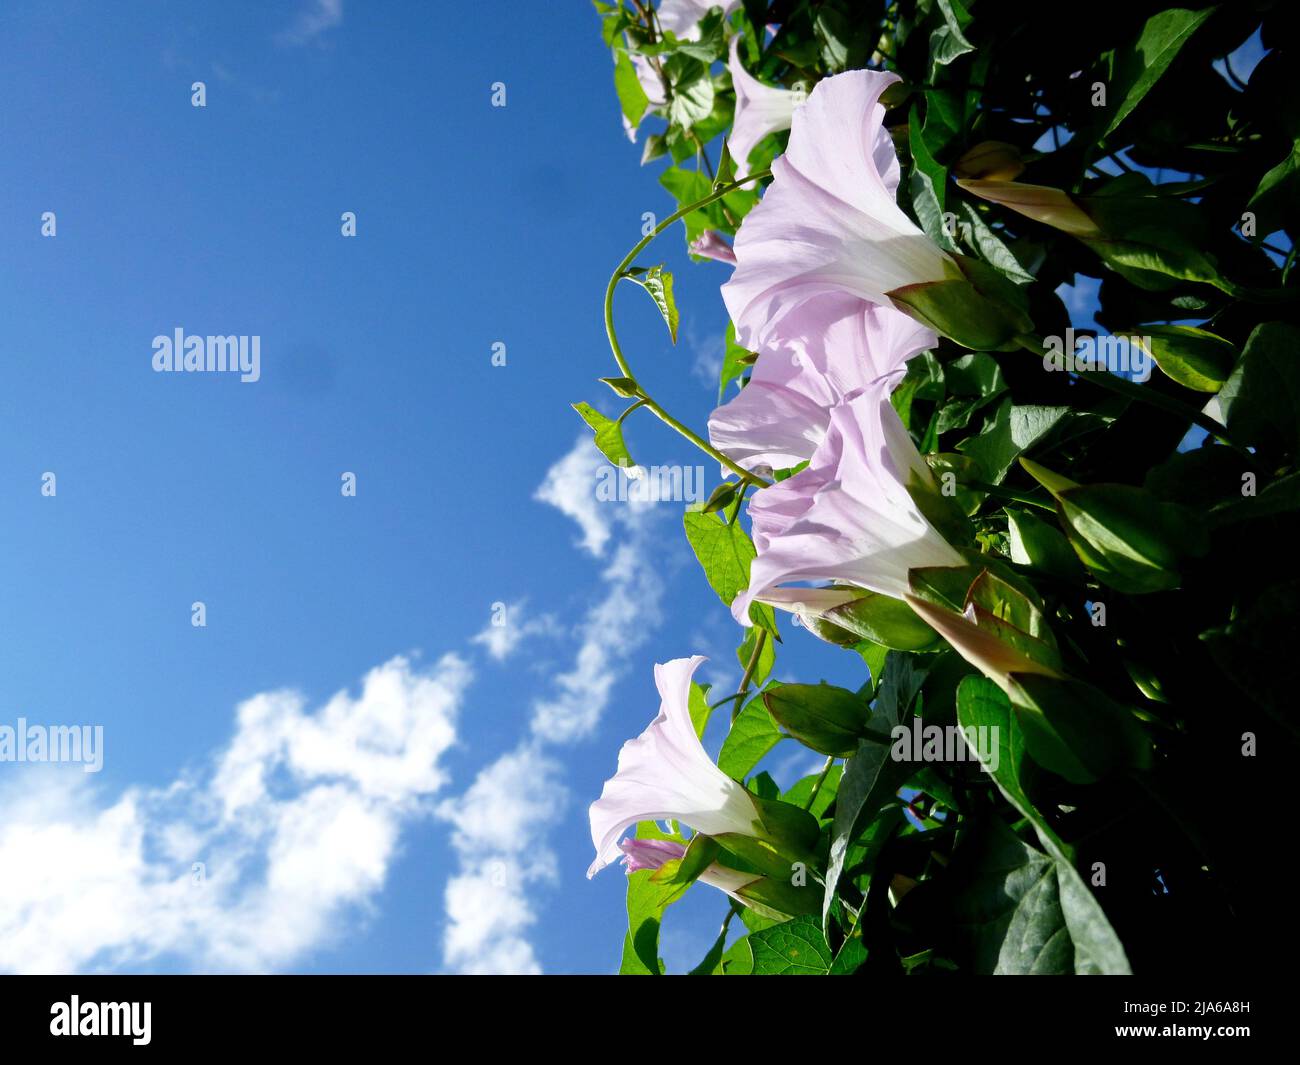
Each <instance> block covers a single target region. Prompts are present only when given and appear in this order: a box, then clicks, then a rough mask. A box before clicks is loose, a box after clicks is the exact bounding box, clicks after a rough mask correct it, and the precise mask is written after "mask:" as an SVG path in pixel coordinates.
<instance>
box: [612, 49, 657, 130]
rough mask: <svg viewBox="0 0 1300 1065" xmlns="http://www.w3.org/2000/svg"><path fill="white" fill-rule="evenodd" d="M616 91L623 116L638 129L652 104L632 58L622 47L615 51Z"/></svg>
mask: <svg viewBox="0 0 1300 1065" xmlns="http://www.w3.org/2000/svg"><path fill="white" fill-rule="evenodd" d="M614 91H615V92H616V93H618V103H619V106H620V107H621V108H622V109H623V117H624V118H626V119H627V120H628V122H630V123H631V124H632V128H633V129H636V127H637V126H639V125H640V124H641V119H642V118H644V117H645V113H646V109H647V108H648V107H649V106H650V97H648V96H647V95H646V94H645V89H643V88H642V87H641V82H640V80H639V79H638V78H637V76H636V68H635V67H634V66H633V65H632V60H631V59H629V58H628V55H627V53H626V52H625V51H623V50H622V49H618V50H617V51H615V53H614Z"/></svg>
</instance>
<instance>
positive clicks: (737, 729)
mask: <svg viewBox="0 0 1300 1065" xmlns="http://www.w3.org/2000/svg"><path fill="white" fill-rule="evenodd" d="M783 738H784V737H782V735H781V730H780V729H779V728H778V727H777V724H776V722H775V721H773V720H772V715H771V714H770V713H769V712H768V709H767V706H766V704H765V703H764V702H763V700H762V699H761V698H757V697H756V698H753V699H751V700H750V701H749V702H748V703H747V704H746V705H745V708H744V709H743V710H741V712H740V715H739V716H738V717H737V718H736V720H735V721H733V722H732V723H731V731H730V732H728V733H727V738H726V739H725V740H723V741H722V749H721V750H720V751H719V752H718V768H719V769H721V770H722V771H723V772H724V773H726V774H727V776H729V777H732V778H734V779H736V780H744V779H745V777H746V776H748V775H749V773H750V772H752V771H753V769H754V766H756V765H758V763H759V762H761V761H762V760H763V758H764V757H765V756H766V755H767V752H768V751H770V750H771V749H772V748H773V747H775V746H776V745H777V744H778V743H780V742H781V740H782V739H783Z"/></svg>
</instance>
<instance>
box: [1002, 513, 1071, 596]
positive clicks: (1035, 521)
mask: <svg viewBox="0 0 1300 1065" xmlns="http://www.w3.org/2000/svg"><path fill="white" fill-rule="evenodd" d="M1006 514H1007V546H1008V547H1009V548H1010V551H1011V561H1012V562H1015V563H1017V564H1018V565H1022V566H1030V567H1032V568H1033V569H1036V570H1040V571H1042V572H1043V573H1046V574H1048V575H1050V576H1053V577H1061V578H1065V579H1067V580H1071V579H1077V578H1079V577H1081V576H1082V575H1083V569H1082V567H1081V566H1080V564H1079V558H1078V556H1077V555H1076V554H1075V553H1074V549H1073V548H1072V547H1070V541H1069V540H1067V539H1066V538H1065V534H1064V533H1062V532H1061V531H1060V530H1059V529H1057V528H1056V527H1055V526H1053V525H1049V524H1048V523H1047V522H1045V521H1043V519H1042V518H1040V517H1038V515H1036V514H1034V513H1033V512H1032V511H1027V510H1013V509H1011V508H1010V507H1008V508H1007V511H1006Z"/></svg>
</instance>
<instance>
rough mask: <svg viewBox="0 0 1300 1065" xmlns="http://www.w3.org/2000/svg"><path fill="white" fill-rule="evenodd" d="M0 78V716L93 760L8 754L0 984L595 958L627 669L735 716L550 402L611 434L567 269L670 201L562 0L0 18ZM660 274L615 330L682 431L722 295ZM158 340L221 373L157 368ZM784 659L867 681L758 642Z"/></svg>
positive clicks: (588, 260)
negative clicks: (665, 296)
mask: <svg viewBox="0 0 1300 1065" xmlns="http://www.w3.org/2000/svg"><path fill="white" fill-rule="evenodd" d="M0 60H2V61H0V94H2V95H3V98H4V99H5V100H6V101H7V105H6V108H5V110H6V123H5V128H4V131H3V132H4V135H3V137H0V161H2V167H3V187H4V190H5V195H4V197H3V200H0V227H2V228H3V232H4V238H5V239H4V240H3V241H0V267H2V268H3V271H4V276H5V277H6V278H7V282H8V283H7V284H6V285H5V287H4V289H3V291H2V292H0V310H2V311H3V314H4V319H5V321H6V323H7V328H6V330H5V334H4V339H3V340H2V341H0V344H3V349H4V350H3V359H4V365H5V366H6V368H7V371H8V372H7V374H6V377H5V384H6V387H5V388H4V389H2V390H0V420H2V423H3V426H4V431H3V433H0V493H2V494H3V497H4V499H5V500H6V506H5V507H4V508H3V511H0V543H2V544H3V551H2V552H0V573H2V574H3V588H4V590H5V594H4V595H3V596H0V630H2V631H3V632H4V633H5V641H4V645H3V650H0V663H3V668H0V725H5V724H8V725H15V724H16V722H17V720H18V719H19V718H20V717H23V718H26V719H27V720H28V721H29V722H33V723H40V724H61V725H62V724H69V725H70V724H91V725H102V726H103V729H104V766H103V769H102V771H101V772H99V773H96V774H87V773H84V772H82V771H81V769H80V767H77V766H63V767H46V766H37V765H32V764H25V765H22V764H13V763H8V764H5V763H0V868H3V869H4V874H3V878H0V970H14V969H17V970H31V969H35V970H39V971H64V970H74V969H75V970H84V971H105V970H106V971H116V970H121V971H192V970H197V971H239V970H245V969H254V970H271V971H289V972H429V971H456V970H465V969H484V968H487V969H500V970H512V969H513V970H523V971H532V970H536V969H542V970H545V971H547V972H590V971H595V972H600V971H609V970H612V969H613V968H614V967H615V966H616V965H617V956H618V952H619V948H620V943H621V937H622V932H623V927H624V916H623V890H624V886H623V882H622V875H621V873H619V872H618V871H617V870H615V869H610V870H606V871H605V872H604V873H603V874H601V876H600V877H598V878H597V879H596V880H595V881H593V882H588V881H587V880H586V878H585V869H586V866H587V864H588V862H589V861H590V859H591V842H590V837H589V832H588V828H587V823H586V807H587V804H588V803H589V802H590V801H591V800H592V799H594V798H595V797H596V796H597V795H598V794H599V791H600V785H601V782H602V781H603V780H604V778H605V777H607V776H608V775H610V774H611V773H612V772H613V769H614V765H615V757H616V753H617V750H618V748H619V746H620V745H621V744H622V743H623V741H624V740H625V739H627V738H629V737H631V736H633V735H635V734H636V733H637V732H639V731H640V730H641V729H642V728H643V727H644V726H645V725H646V724H647V723H648V721H649V720H650V718H651V717H652V716H653V714H654V712H655V709H656V705H657V699H656V696H655V694H654V689H653V683H652V677H651V668H652V665H653V663H654V662H656V661H663V660H666V659H669V658H674V657H681V656H685V655H689V654H692V653H705V654H709V655H711V656H713V662H712V663H711V665H710V667H709V668H710V670H711V673H710V675H709V678H707V679H712V680H714V681H715V682H716V683H718V684H719V685H720V691H722V690H730V688H728V687H727V685H732V686H734V684H735V682H736V680H737V679H738V673H739V670H738V668H736V665H735V657H734V647H735V645H736V643H737V642H738V640H739V637H740V631H739V630H738V629H737V627H736V626H735V624H734V622H733V621H732V620H731V618H730V616H729V614H728V613H727V611H726V610H725V609H724V608H723V607H722V606H721V604H720V603H718V602H717V600H716V598H714V597H713V595H712V593H711V592H710V591H709V589H708V588H707V586H706V584H705V582H704V580H703V577H702V575H701V574H700V573H699V572H698V570H697V568H696V565H695V562H694V559H693V558H692V557H691V555H690V553H689V549H688V548H687V547H686V544H685V542H684V539H683V537H682V535H681V532H680V524H679V522H680V509H681V507H680V504H671V503H666V504H662V505H660V506H657V507H649V508H639V509H638V508H634V507H631V506H628V505H626V504H614V503H605V504H599V503H597V502H596V501H595V499H594V484H595V477H596V471H597V469H598V461H599V460H598V458H597V457H596V456H595V454H594V452H593V451H592V450H591V449H590V448H589V446H587V445H586V444H580V443H579V441H580V440H581V439H582V432H581V426H580V423H579V422H578V419H577V418H576V417H575V416H574V415H573V413H572V412H571V411H570V410H569V409H568V404H569V403H570V402H572V401H576V400H587V401H589V402H593V403H597V404H600V405H602V406H604V407H605V409H607V410H612V409H613V408H612V407H610V406H609V405H608V404H607V402H606V395H605V394H604V393H605V390H604V387H603V386H601V385H599V384H597V383H596V381H595V378H597V377H598V376H602V375H606V374H610V373H612V372H614V370H613V366H612V363H611V361H610V359H609V356H608V348H607V346H606V344H605V339H604V334H603V328H602V325H601V321H600V313H599V307H600V298H601V294H602V291H603V286H604V283H605V280H606V279H607V277H608V274H609V271H610V269H611V268H612V266H613V264H614V263H615V262H617V261H618V259H619V258H621V256H622V255H623V254H624V252H625V251H626V250H627V248H628V247H629V246H631V244H633V243H635V241H636V240H637V239H638V238H639V235H640V234H639V228H640V225H641V215H642V212H643V211H654V212H657V213H658V214H660V215H661V216H662V215H664V214H666V213H668V212H670V211H671V210H672V204H671V202H670V201H669V199H668V197H667V195H666V194H665V193H663V191H662V190H661V189H660V188H659V186H658V184H657V182H656V180H655V173H654V170H655V168H653V167H651V168H645V169H642V168H640V167H639V166H638V162H639V158H640V148H639V146H633V145H631V144H629V143H628V141H627V140H626V138H625V136H624V134H623V132H622V129H621V123H620V120H619V113H618V107H617V103H616V101H615V98H614V94H613V88H612V83H611V72H610V66H609V58H608V55H607V53H606V52H605V50H604V49H603V48H602V46H601V43H600V39H599V33H598V24H597V20H596V18H595V15H594V13H593V12H592V11H591V9H590V7H589V6H588V5H587V4H585V3H566V4H563V5H560V4H556V5H550V6H548V10H547V12H546V15H545V17H544V18H512V17H507V16H506V15H505V14H503V13H502V11H501V10H499V9H497V8H491V7H488V6H483V5H452V4H450V3H386V4H383V5H366V6H365V7H363V6H362V5H360V4H356V3H351V2H344V3H336V2H328V0H283V2H274V3H272V2H268V3H265V4H235V5H215V4H208V5H197V4H186V5H176V4H166V3H162V2H145V0H132V2H129V3H123V4H116V5H104V4H99V3H60V4H58V5H44V4H37V3H34V2H33V3H14V4H7V5H5V7H4V10H3V12H0ZM195 81H203V82H204V83H205V84H206V92H207V105H206V107H203V108H196V107H193V106H191V84H192V83H193V82H195ZM494 82H503V83H504V84H505V86H506V93H507V97H506V101H507V103H506V106H505V107H504V108H494V107H492V106H491V86H492V84H493V83H494ZM345 211H352V212H355V214H356V218H357V236H356V237H355V238H345V237H343V236H342V235H341V233H340V225H341V223H340V216H341V214H342V213H343V212H345ZM45 212H54V214H55V217H56V225H57V235H56V236H54V237H46V236H42V234H41V219H42V215H43V214H44V213H45ZM656 248H657V249H659V250H657V251H656V254H655V257H654V258H653V259H647V261H646V264H647V265H650V264H652V263H653V262H654V261H658V260H659V259H660V258H666V259H667V260H668V262H669V265H670V267H672V268H674V269H676V270H677V271H678V278H679V280H678V293H679V300H680V303H681V308H682V313H683V330H682V332H683V337H682V341H681V343H680V344H679V345H678V347H677V348H673V347H672V346H671V345H670V344H669V343H668V340H667V337H666V335H665V333H664V330H663V325H662V322H661V321H660V320H659V319H658V317H657V313H656V312H655V310H654V308H653V306H652V305H651V304H650V303H649V301H648V300H645V299H644V297H643V296H642V295H641V294H640V293H638V292H637V291H635V290H634V289H632V288H630V287H628V290H627V291H625V292H623V293H621V294H620V297H619V304H618V307H619V320H620V324H621V334H622V336H623V338H624V346H625V349H626V350H627V352H628V354H629V357H630V358H631V359H632V362H633V365H634V367H636V368H637V370H638V373H639V374H640V375H641V376H642V377H643V379H644V380H645V381H646V382H647V383H648V384H649V385H650V387H652V389H653V391H654V394H655V395H656V398H658V399H660V400H661V402H663V403H664V404H665V405H666V406H667V407H668V408H669V409H671V410H673V411H674V412H675V413H677V414H679V416H681V417H683V418H685V419H687V420H688V421H690V422H691V423H692V424H694V425H696V426H697V427H702V426H703V424H704V421H705V419H706V417H707V414H708V411H709V409H710V406H711V401H712V399H713V398H714V387H715V386H713V385H712V384H710V383H707V378H708V366H709V364H710V363H711V362H713V361H715V360H716V359H717V358H718V356H719V354H720V352H721V335H722V331H723V328H724V326H725V318H724V313H725V312H724V310H723V308H722V305H721V301H720V300H719V298H718V296H717V288H716V286H717V285H718V284H720V283H721V282H722V280H723V279H724V277H725V271H724V270H723V269H722V268H721V267H718V266H716V265H714V264H702V265H691V264H689V263H688V262H686V259H685V255H684V254H683V248H682V242H681V239H680V237H679V236H677V235H676V234H673V235H670V236H666V237H664V238H663V239H662V240H661V241H660V242H659V245H657V246H656ZM638 297H641V298H638ZM176 328H183V329H184V330H185V331H186V332H187V333H190V334H200V335H205V334H222V335H230V334H235V335H250V336H251V335H257V336H259V337H260V338H261V379H260V380H259V381H257V382H256V383H241V382H240V381H239V380H238V379H237V378H236V377H234V376H233V375H221V374H206V373H199V374H165V373H163V374H160V373H155V372H153V370H152V367H151V358H152V341H153V338H154V337H155V336H156V335H159V334H171V333H172V331H173V330H175V329H176ZM498 341H499V342H502V343H504V344H505V345H506V352H507V365H506V366H504V367H494V366H493V365H492V364H491V355H492V345H493V344H494V343H496V342H498ZM701 368H703V369H701ZM609 398H610V399H611V400H612V399H613V397H612V396H610V397H609ZM627 436H628V441H629V444H630V446H631V448H632V450H633V454H634V455H635V456H636V457H637V458H638V460H639V461H641V462H642V463H645V464H652V463H653V464H670V463H689V464H692V465H694V464H697V463H699V462H704V463H705V464H706V468H708V474H709V477H710V479H711V480H712V478H713V476H714V471H713V469H712V468H711V467H708V465H707V460H704V459H702V457H697V456H696V454H695V453H693V452H692V451H691V450H690V449H689V446H688V445H685V444H684V443H683V442H681V441H680V440H678V439H677V438H676V437H674V436H672V435H671V434H670V433H668V431H667V430H666V429H664V428H663V427H662V426H660V425H659V424H658V423H657V422H654V421H652V420H648V419H647V420H643V421H642V420H636V419H634V420H633V421H632V422H631V423H629V426H628V433H627ZM46 472H52V473H54V474H55V476H56V478H57V482H56V483H57V495H55V496H53V497H48V496H43V495H42V493H41V484H42V476H43V474H45V473H46ZM345 472H351V473H355V475H356V478H357V494H356V496H355V498H347V497H344V496H343V495H342V494H341V492H340V483H341V482H340V478H341V475H342V474H343V473H345ZM543 486H549V487H546V488H544V489H543ZM539 489H542V491H541V493H540V498H539ZM197 601H201V602H203V603H204V604H205V607H206V613H207V616H206V621H207V624H206V626H205V627H202V628H198V627H195V626H193V625H192V624H191V604H192V603H194V602H197ZM494 603H505V604H508V609H507V620H508V624H507V627H506V629H505V630H504V633H503V631H502V630H493V629H491V628H489V627H488V625H489V620H490V615H491V612H492V606H493V604H494ZM485 630H486V631H487V632H488V634H489V636H488V637H481V635H480V634H482V633H484V631H485ZM778 674H779V675H781V676H783V677H785V678H787V679H791V678H794V677H798V678H799V679H802V680H815V679H818V678H820V677H826V678H827V679H831V680H838V681H840V682H845V683H858V682H860V681H861V680H862V679H864V678H863V677H862V676H861V674H860V672H859V671H858V670H856V669H855V668H854V663H853V661H852V660H851V656H848V655H845V654H843V653H841V652H837V651H835V650H834V649H832V648H829V647H826V646H824V645H821V644H819V643H818V642H817V641H815V640H813V639H811V638H810V637H808V636H806V635H805V634H802V633H798V632H794V633H793V638H790V639H787V641H786V646H785V649H784V651H783V659H782V662H781V664H780V665H779V667H778ZM367 678H368V679H367ZM715 740H716V737H715ZM791 750H793V748H791ZM806 764H807V762H806V760H801V759H798V758H795V759H794V760H793V761H791V759H789V758H788V757H787V756H786V754H785V749H784V748H778V749H777V752H775V753H774V755H773V758H772V760H771V762H770V765H771V767H772V768H773V772H774V773H780V774H783V775H784V782H785V783H789V782H792V781H793V779H795V777H796V776H797V775H798V774H799V773H800V772H802V771H803V769H804V768H805V766H806ZM195 862H201V863H203V870H202V875H201V879H200V876H199V874H196V873H195V872H194V871H193V866H194V863H195ZM723 902H724V900H722V898H721V896H718V895H716V893H711V892H707V893H706V891H705V890H704V889H700V890H698V891H696V892H693V893H692V895H691V896H690V897H689V898H688V899H687V900H686V901H685V902H683V903H682V904H680V906H679V907H678V908H677V909H678V912H676V913H673V914H671V915H670V922H669V927H668V928H667V929H666V931H665V941H664V953H665V956H666V957H667V958H668V960H669V962H670V965H672V966H673V967H675V968H679V969H680V968H682V967H686V966H689V965H692V964H694V962H695V961H697V960H698V958H699V956H702V954H703V952H704V951H705V950H706V949H707V947H708V944H709V941H710V939H711V937H712V934H713V932H714V930H715V928H716V925H717V922H718V920H719V919H720V918H721V916H722V914H723V912H724V911H725V906H724V905H723Z"/></svg>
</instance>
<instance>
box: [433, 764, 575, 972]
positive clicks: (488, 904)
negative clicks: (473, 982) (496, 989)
mask: <svg viewBox="0 0 1300 1065" xmlns="http://www.w3.org/2000/svg"><path fill="white" fill-rule="evenodd" d="M560 772H561V769H560V766H559V765H558V764H557V763H556V762H555V761H553V760H552V759H551V758H549V757H547V756H546V755H545V754H544V753H543V752H542V750H541V749H540V748H539V747H538V746H536V745H524V746H521V747H519V748H518V749H516V750H514V751H511V752H510V753H508V754H505V755H502V756H501V757H500V758H498V759H497V760H496V761H495V762H493V763H491V764H490V765H489V766H487V767H486V768H485V769H483V770H482V771H481V772H480V773H479V774H478V776H477V777H476V778H475V780H474V783H473V784H472V785H471V786H470V788H469V790H467V791H466V792H465V794H464V795H462V796H460V797H458V798H456V799H453V800H447V801H444V802H443V803H442V804H441V805H440V806H439V807H438V816H439V817H441V818H443V819H444V820H446V821H448V822H450V823H451V824H452V825H453V827H454V832H453V834H452V844H453V846H454V847H455V848H456V850H457V852H458V854H459V856H460V861H461V868H460V872H459V873H458V874H457V875H456V876H454V877H452V878H451V879H450V880H449V881H448V882H447V887H446V890H445V892H444V902H445V905H446V910H447V922H448V924H447V931H446V936H445V939H444V944H443V959H444V962H445V963H446V965H447V966H448V967H449V968H451V969H453V970H455V971H457V972H465V973H508V974H520V975H523V974H530V973H539V972H541V964H540V963H539V962H538V960H537V956H536V953H535V952H534V950H533V947H532V944H531V943H530V942H529V941H528V938H527V935H526V933H527V932H528V929H529V928H530V927H531V926H532V925H533V923H534V922H535V921H536V919H537V917H536V912H535V910H534V908H533V905H532V893H531V892H530V891H529V888H530V887H531V886H533V885H535V884H537V883H547V882H551V881H553V880H554V879H555V855H554V853H553V852H552V851H551V850H550V849H549V848H548V847H546V846H545V845H544V840H545V833H546V829H547V828H548V827H549V826H550V825H553V824H554V823H555V822H556V821H557V820H558V819H559V817H560V815H561V813H562V812H563V810H564V807H565V805H566V802H567V799H568V793H567V790H566V789H565V788H564V785H563V784H562V783H561V782H560V780H559V774H560Z"/></svg>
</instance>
